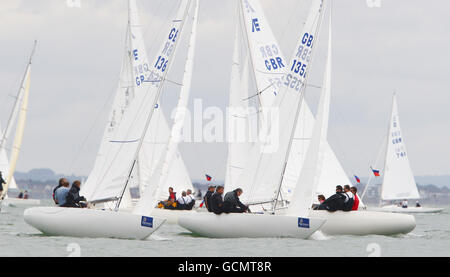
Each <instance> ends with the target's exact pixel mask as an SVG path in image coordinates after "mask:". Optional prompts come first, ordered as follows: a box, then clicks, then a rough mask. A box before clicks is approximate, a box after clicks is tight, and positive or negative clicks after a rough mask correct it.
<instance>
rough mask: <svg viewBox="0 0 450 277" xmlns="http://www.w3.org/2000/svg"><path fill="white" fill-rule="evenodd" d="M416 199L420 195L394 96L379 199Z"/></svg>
mask: <svg viewBox="0 0 450 277" xmlns="http://www.w3.org/2000/svg"><path fill="white" fill-rule="evenodd" d="M418 198H420V195H419V191H418V190H417V184H416V182H415V180H414V175H413V173H412V170H411V166H410V164H409V160H408V155H407V152H406V146H405V140H404V137H403V135H402V131H401V129H400V120H399V116H398V106H397V96H396V95H395V94H394V96H393V100H392V113H391V119H390V125H389V133H388V141H387V149H386V160H385V165H384V174H383V185H382V189H381V199H383V200H397V199H418Z"/></svg>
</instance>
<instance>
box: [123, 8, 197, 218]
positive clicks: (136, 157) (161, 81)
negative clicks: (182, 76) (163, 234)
mask: <svg viewBox="0 0 450 277" xmlns="http://www.w3.org/2000/svg"><path fill="white" fill-rule="evenodd" d="M197 1H198V0H197ZM190 3H191V2H189V4H188V5H187V6H186V10H185V12H184V16H183V19H182V22H181V26H180V28H179V32H182V30H183V27H184V24H185V22H186V18H187V16H188V13H189V8H190V6H191V5H190ZM179 41H180V39H179V38H178V39H176V40H175V42H174V52H176V51H177V48H178V42H179ZM172 62H173V59H170V60H169V61H168V64H167V69H168V68H170V66H171V65H172ZM168 72H169V70H165V71H164V73H163V76H162V77H161V79H160V80H157V82H159V83H160V84H161V85H160V86H158V89H157V92H156V97H155V98H154V101H153V103H152V105H151V106H150V107H151V108H150V113H149V115H148V117H147V120H146V122H145V126H144V130H143V132H142V134H141V138H140V140H139V144H138V146H137V149H136V152H135V154H134V159H133V161H132V163H131V166H130V169H129V170H128V176H127V178H126V181H125V184H124V186H123V189H122V192H121V193H120V196H119V199H118V201H117V203H116V207H115V210H116V211H117V210H118V209H119V206H120V202H121V201H122V198H123V195H124V193H125V191H126V189H127V187H128V183H129V181H130V178H131V175H132V173H133V169H134V167H135V166H136V163H137V161H138V159H139V152H140V150H141V148H142V146H143V143H144V139H145V135H146V133H147V130H148V127H149V126H150V121H151V119H152V116H153V112H154V110H155V106H156V104H157V103H158V100H159V97H160V95H161V92H162V90H163V88H164V84H165V80H166V77H167V74H168ZM147 190H148V188H147V189H146V191H147Z"/></svg>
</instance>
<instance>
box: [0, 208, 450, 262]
mask: <svg viewBox="0 0 450 277" xmlns="http://www.w3.org/2000/svg"><path fill="white" fill-rule="evenodd" d="M45 204H47V205H50V202H47V203H46V202H45V201H43V205H45ZM23 211H24V209H23V208H15V207H3V208H2V211H1V213H0V256H53V257H54V256H62V257H64V256H82V257H87V256H150V257H152V256H154V257H164V256H182V257H186V256H212V257H236V256H262V257H272V256H313V257H329V256H332V257H348V256H353V257H367V256H382V257H384V256H450V207H445V210H444V211H443V212H442V213H439V214H416V215H414V217H415V218H416V224H417V226H416V228H415V229H414V230H413V231H412V232H411V233H409V234H406V235H396V236H375V235H374V236H327V235H324V234H322V233H320V232H316V233H315V234H314V235H313V236H312V237H311V238H309V239H306V240H302V239H289V238H272V239H248V238H239V239H210V238H202V237H198V236H194V235H192V234H191V233H190V232H189V231H187V230H185V229H183V228H181V227H180V226H178V225H169V224H164V225H163V226H162V227H161V228H160V229H158V230H157V231H156V232H155V233H153V234H152V236H150V237H149V238H148V239H147V240H144V241H139V240H122V239H90V238H72V237H52V236H45V235H43V234H41V233H40V232H39V231H38V230H36V229H34V228H33V227H31V226H29V225H28V224H26V223H25V221H24V220H23ZM236 228H239V226H236ZM180 249H183V250H184V251H180Z"/></svg>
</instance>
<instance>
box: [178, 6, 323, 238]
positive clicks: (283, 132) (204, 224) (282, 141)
mask: <svg viewBox="0 0 450 277" xmlns="http://www.w3.org/2000/svg"><path fill="white" fill-rule="evenodd" d="M240 4H241V12H242V17H243V21H244V22H246V26H247V28H246V35H247V38H249V34H252V33H258V32H260V31H261V30H263V29H265V28H269V25H268V24H266V22H265V21H264V17H261V13H260V10H261V7H260V5H259V3H258V2H257V1H254V0H244V1H241V2H240ZM320 4H321V3H320ZM321 8H322V6H321ZM244 14H248V15H247V16H244ZM318 15H319V17H318V21H320V20H321V18H322V12H321V11H320V13H319V14H318ZM249 22H250V23H249ZM248 23H249V24H248ZM317 25H318V24H317ZM317 31H318V28H315V29H314V30H313V32H312V33H311V35H313V34H314V36H315V35H316V34H317ZM300 43H302V41H300ZM302 44H303V45H304V47H306V48H307V49H308V51H309V50H312V43H309V45H305V43H302ZM260 46H261V44H260ZM261 48H262V49H264V50H265V48H264V45H262V46H261ZM269 48H270V49H271V50H270V51H271V53H272V54H277V53H275V52H277V51H274V48H273V47H272V45H269ZM250 49H251V47H250ZM259 50H260V49H259V48H258V51H259ZM250 52H252V50H251V51H250ZM294 56H295V55H294ZM269 60H270V61H269ZM269 60H267V58H266V62H265V63H264V62H263V63H262V64H261V63H255V62H256V61H257V60H256V59H255V58H254V56H253V53H252V65H253V68H254V72H255V75H256V74H262V75H265V74H264V73H265V72H267V70H272V69H274V68H277V69H280V68H281V67H282V65H284V61H283V60H282V59H281V57H279V56H272V57H270V58H269ZM272 62H273V63H272ZM305 64H306V66H307V65H308V64H309V61H305ZM269 65H271V66H270V69H269ZM264 68H265V69H264ZM280 71H281V70H280ZM304 71H305V72H303V74H301V76H300V78H298V77H294V76H292V75H290V79H289V77H286V78H287V79H286V80H287V82H283V83H282V84H281V88H280V89H279V90H278V91H276V93H273V94H272V95H273V97H274V100H273V103H272V104H271V106H270V107H274V108H276V109H277V111H279V122H280V123H281V124H282V126H280V133H279V134H277V138H276V139H278V141H277V142H278V143H277V145H276V146H277V147H273V145H272V144H271V143H273V141H271V142H270V143H268V141H267V140H264V141H258V142H256V143H255V145H254V146H253V147H252V148H251V149H250V151H249V158H248V161H247V163H246V166H245V168H244V169H243V171H242V174H241V177H240V182H241V183H242V184H246V186H245V187H244V188H243V190H244V195H246V196H245V198H244V197H241V198H243V199H244V201H243V202H247V203H252V202H257V201H263V200H264V199H270V197H275V199H276V198H277V196H278V194H279V189H278V188H279V186H280V185H281V183H282V181H283V177H284V172H285V169H286V164H287V161H288V159H289V154H290V149H291V147H292V141H293V138H294V133H295V128H296V124H297V121H298V118H299V114H300V110H301V107H302V105H301V103H302V102H303V90H304V87H305V86H304V83H305V79H306V78H305V73H306V68H304ZM281 72H282V71H281ZM297 73H298V72H297ZM266 74H267V73H266ZM268 74H269V75H270V76H273V75H275V77H277V73H271V72H270V73H268ZM261 77H262V78H258V76H256V78H255V79H261V80H263V81H266V82H268V80H267V77H266V76H265V77H264V76H261ZM279 77H280V78H281V77H282V76H279ZM293 78H295V80H296V82H297V84H298V85H295V84H294V85H292V83H290V80H293ZM261 87H262V86H260V85H259V86H258V85H257V88H258V97H259V95H260V92H261V91H262V90H261V89H260V88H261ZM266 89H267V90H268V91H270V92H272V91H273V88H272V84H271V83H270V82H269V84H268V86H267V87H266ZM260 102H261V101H260ZM261 107H262V109H261V110H262V112H265V111H264V110H265V109H268V108H269V107H268V106H264V104H262V105H261ZM264 115H267V114H264ZM262 124H263V128H262V131H260V132H264V131H268V130H270V128H271V127H274V125H272V126H270V124H272V122H269V121H265V119H263V120H262ZM273 124H276V122H273ZM264 125H265V126H264ZM265 127H266V128H265ZM264 135H265V134H263V136H264ZM296 189H299V190H301V189H304V184H302V185H301V186H299V187H297V188H296ZM272 200H273V198H272V199H270V200H269V201H272ZM294 201H299V202H308V203H309V202H312V194H310V195H301V196H300V197H299V198H297V199H294ZM324 222H325V220H321V219H318V218H315V217H314V218H312V217H309V216H308V209H301V210H298V211H296V213H293V214H278V213H272V214H220V215H216V214H212V213H207V214H201V213H197V214H193V215H189V216H185V217H183V218H180V219H179V225H180V226H182V227H184V228H186V229H188V230H190V231H192V232H194V233H196V234H199V235H202V236H207V237H295V238H307V237H309V236H310V235H311V234H312V233H314V232H315V231H316V230H318V229H319V228H320V227H321V226H322V225H323V224H324ZM236 226H239V227H238V228H236Z"/></svg>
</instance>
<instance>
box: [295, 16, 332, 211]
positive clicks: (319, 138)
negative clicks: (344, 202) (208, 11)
mask: <svg viewBox="0 0 450 277" xmlns="http://www.w3.org/2000/svg"><path fill="white" fill-rule="evenodd" d="M331 38H332V36H331V10H330V21H329V34H328V54H327V62H326V68H325V76H324V80H323V86H322V94H321V97H320V101H319V107H318V109H317V114H316V121H315V124H314V130H313V135H312V137H311V142H310V144H309V147H308V151H307V152H306V156H305V160H304V165H303V167H302V169H301V172H300V176H299V178H298V181H297V186H296V188H295V189H294V194H293V197H292V201H291V204H290V205H289V208H288V213H289V214H292V215H299V216H308V213H305V212H307V211H308V209H309V208H310V207H311V204H312V201H296V200H297V199H300V200H303V199H311V200H312V198H313V197H314V196H315V195H314V194H315V193H316V191H317V186H318V184H319V177H320V175H321V171H322V167H323V160H324V158H325V156H324V150H325V146H326V140H327V133H328V118H329V114H330V96H331V53H332V52H331V49H332V48H331Z"/></svg>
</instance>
